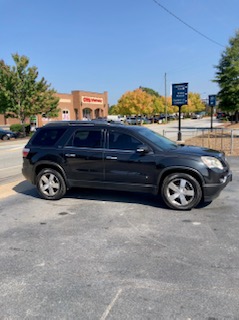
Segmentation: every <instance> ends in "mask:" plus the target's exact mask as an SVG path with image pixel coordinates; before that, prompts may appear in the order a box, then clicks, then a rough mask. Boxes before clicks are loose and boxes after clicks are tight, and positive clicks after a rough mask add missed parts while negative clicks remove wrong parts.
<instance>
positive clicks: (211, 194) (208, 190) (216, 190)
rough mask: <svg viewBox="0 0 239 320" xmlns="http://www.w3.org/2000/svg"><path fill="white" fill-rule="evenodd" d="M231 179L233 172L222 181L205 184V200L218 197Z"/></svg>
mask: <svg viewBox="0 0 239 320" xmlns="http://www.w3.org/2000/svg"><path fill="white" fill-rule="evenodd" d="M230 181H232V173H231V172H229V173H228V175H227V176H226V177H225V179H224V181H223V182H222V183H214V184H205V185H204V186H203V194H204V201H205V202H209V201H212V200H213V199H215V198H217V197H218V196H219V195H220V193H221V191H222V190H223V189H224V188H225V187H226V186H227V184H228V183H229V182H230Z"/></svg>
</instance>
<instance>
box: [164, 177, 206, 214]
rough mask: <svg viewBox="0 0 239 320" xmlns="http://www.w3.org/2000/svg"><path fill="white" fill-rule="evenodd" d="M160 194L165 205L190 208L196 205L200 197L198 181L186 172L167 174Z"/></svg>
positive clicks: (200, 191)
mask: <svg viewBox="0 0 239 320" xmlns="http://www.w3.org/2000/svg"><path fill="white" fill-rule="evenodd" d="M161 194H162V197H163V200H164V202H165V203H166V205H167V206H168V207H170V208H172V209H176V210H190V209H192V208H194V207H195V206H197V205H198V203H199V202H200V200H201V198H202V190H201V186H200V184H199V182H198V181H197V180H196V179H195V178H194V177H192V176H191V175H189V174H186V173H173V174H170V175H169V176H167V177H166V178H165V179H164V181H163V185H162V189H161Z"/></svg>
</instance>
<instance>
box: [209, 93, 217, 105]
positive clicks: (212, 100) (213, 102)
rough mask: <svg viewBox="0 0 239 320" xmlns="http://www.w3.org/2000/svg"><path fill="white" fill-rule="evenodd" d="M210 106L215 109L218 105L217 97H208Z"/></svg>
mask: <svg viewBox="0 0 239 320" xmlns="http://www.w3.org/2000/svg"><path fill="white" fill-rule="evenodd" d="M208 101H209V106H211V107H214V106H215V105H216V95H215V94H211V95H210V96H208Z"/></svg>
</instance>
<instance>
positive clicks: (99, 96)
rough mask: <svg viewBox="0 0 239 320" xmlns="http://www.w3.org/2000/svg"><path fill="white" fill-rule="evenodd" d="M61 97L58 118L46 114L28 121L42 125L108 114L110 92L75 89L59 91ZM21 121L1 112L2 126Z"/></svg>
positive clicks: (0, 120)
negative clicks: (5, 115)
mask: <svg viewBox="0 0 239 320" xmlns="http://www.w3.org/2000/svg"><path fill="white" fill-rule="evenodd" d="M56 95H57V97H59V98H60V100H59V104H58V107H59V108H60V112H59V115H58V117H57V118H54V119H53V118H51V119H49V118H47V116H46V115H45V114H42V115H36V116H34V117H31V119H29V121H28V123H31V124H32V125H34V126H36V127H41V126H43V125H44V124H46V123H48V122H49V121H56V120H63V121H64V120H83V119H95V118H98V117H107V115H108V93H107V92H106V91H105V92H104V93H97V92H88V91H81V90H74V91H72V92H71V93H69V94H68V93H57V94H56ZM15 123H19V120H18V119H14V118H5V117H4V115H3V114H0V126H1V125H11V124H15Z"/></svg>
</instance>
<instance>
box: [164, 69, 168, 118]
mask: <svg viewBox="0 0 239 320" xmlns="http://www.w3.org/2000/svg"><path fill="white" fill-rule="evenodd" d="M164 88H165V122H166V123H167V122H168V110H167V109H168V107H167V74H166V72H165V74H164Z"/></svg>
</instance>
